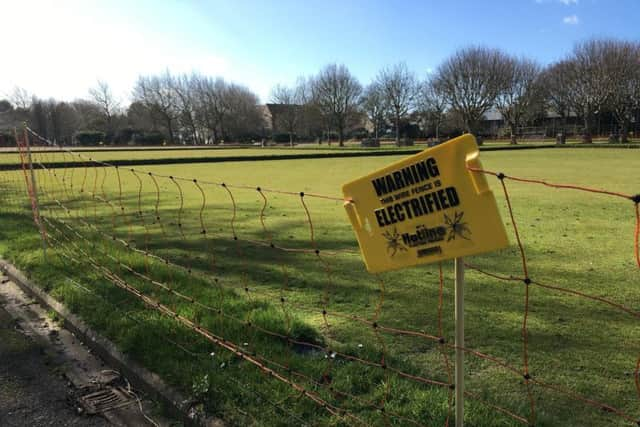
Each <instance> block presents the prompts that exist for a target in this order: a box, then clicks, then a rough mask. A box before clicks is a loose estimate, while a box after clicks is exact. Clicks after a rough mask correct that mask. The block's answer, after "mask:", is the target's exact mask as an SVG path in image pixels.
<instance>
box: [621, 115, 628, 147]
mask: <svg viewBox="0 0 640 427" xmlns="http://www.w3.org/2000/svg"><path fill="white" fill-rule="evenodd" d="M620 142H621V143H623V144H626V143H627V142H629V120H628V119H627V118H625V119H624V120H623V121H622V129H621V130H620Z"/></svg>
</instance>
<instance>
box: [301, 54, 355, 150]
mask: <svg viewBox="0 0 640 427" xmlns="http://www.w3.org/2000/svg"><path fill="white" fill-rule="evenodd" d="M311 91H312V97H313V100H314V103H315V104H316V105H317V106H318V109H319V110H320V111H321V113H322V115H323V116H324V117H325V118H326V119H327V120H328V123H329V124H330V125H331V126H333V127H334V128H335V129H336V130H337V131H338V138H339V143H340V146H344V134H345V129H346V127H347V125H348V124H349V122H350V120H351V119H352V118H353V117H354V116H355V113H356V112H357V110H358V102H359V100H360V94H361V93H362V86H361V85H360V83H359V82H358V80H357V79H356V78H355V77H354V76H352V75H351V73H350V72H349V70H348V69H347V67H345V66H344V65H336V64H330V65H327V66H326V67H324V68H323V69H322V70H321V71H320V72H319V73H318V75H317V76H316V77H315V78H314V79H313V80H312V84H311Z"/></svg>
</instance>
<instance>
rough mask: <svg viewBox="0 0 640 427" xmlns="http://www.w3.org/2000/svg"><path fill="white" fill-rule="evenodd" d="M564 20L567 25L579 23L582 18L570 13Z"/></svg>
mask: <svg viewBox="0 0 640 427" xmlns="http://www.w3.org/2000/svg"><path fill="white" fill-rule="evenodd" d="M562 22H564V23H565V24H567V25H578V23H579V22H580V20H579V19H578V16H577V15H569V16H565V17H564V18H562Z"/></svg>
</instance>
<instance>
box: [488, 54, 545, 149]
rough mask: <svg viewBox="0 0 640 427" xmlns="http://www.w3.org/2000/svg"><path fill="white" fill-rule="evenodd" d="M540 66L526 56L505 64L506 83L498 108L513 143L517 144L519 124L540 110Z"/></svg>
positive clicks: (500, 93) (499, 97)
mask: <svg viewBox="0 0 640 427" xmlns="http://www.w3.org/2000/svg"><path fill="white" fill-rule="evenodd" d="M539 76H540V66H539V65H538V64H537V63H535V62H533V61H531V60H528V59H525V58H510V59H509V60H508V61H507V62H506V64H505V84H504V86H503V87H502V88H501V90H500V91H499V93H498V96H497V97H496V108H497V109H498V111H500V114H502V117H503V119H504V121H505V123H506V124H507V125H508V126H509V130H510V132H511V144H517V142H518V141H517V132H518V126H521V125H523V124H524V123H525V122H526V121H528V120H529V119H531V118H532V117H533V115H535V114H536V113H537V112H538V111H539V108H538V107H539V106H540V101H541V97H540V91H539V90H538V84H539Z"/></svg>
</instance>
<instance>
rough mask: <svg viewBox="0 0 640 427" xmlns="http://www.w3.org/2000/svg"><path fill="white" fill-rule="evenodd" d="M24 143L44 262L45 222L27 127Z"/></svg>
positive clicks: (45, 257)
mask: <svg viewBox="0 0 640 427" xmlns="http://www.w3.org/2000/svg"><path fill="white" fill-rule="evenodd" d="M24 144H25V146H26V148H27V160H28V161H29V171H30V173H31V191H32V192H33V201H34V205H33V208H34V212H33V216H34V218H35V220H36V221H37V223H38V227H39V228H40V239H41V241H42V257H43V258H44V262H45V263H46V262H47V239H46V236H45V230H44V224H43V223H42V218H41V217H40V200H39V199H38V185H37V183H36V174H35V173H34V172H33V162H32V161H31V144H29V134H28V132H27V129H26V128H25V129H24Z"/></svg>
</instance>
